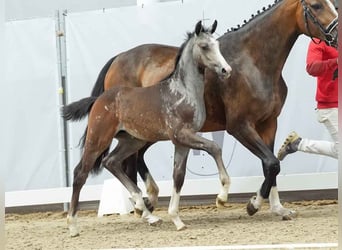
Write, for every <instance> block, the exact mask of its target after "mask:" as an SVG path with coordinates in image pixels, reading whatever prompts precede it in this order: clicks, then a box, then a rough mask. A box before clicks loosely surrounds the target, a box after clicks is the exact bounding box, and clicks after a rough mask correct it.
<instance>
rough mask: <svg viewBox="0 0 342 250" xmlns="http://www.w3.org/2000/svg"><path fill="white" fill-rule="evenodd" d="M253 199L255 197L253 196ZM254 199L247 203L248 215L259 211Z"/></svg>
mask: <svg viewBox="0 0 342 250" xmlns="http://www.w3.org/2000/svg"><path fill="white" fill-rule="evenodd" d="M252 199H253V198H252ZM252 199H250V200H249V202H248V204H247V213H248V215H250V216H252V215H254V214H255V213H256V212H258V210H259V209H258V208H255V207H254V205H253V203H252Z"/></svg>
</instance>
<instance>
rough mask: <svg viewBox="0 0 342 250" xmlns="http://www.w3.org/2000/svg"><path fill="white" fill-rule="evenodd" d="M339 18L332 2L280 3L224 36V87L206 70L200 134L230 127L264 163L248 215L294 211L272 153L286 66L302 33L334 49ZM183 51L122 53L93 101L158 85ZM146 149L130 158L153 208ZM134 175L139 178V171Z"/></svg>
mask: <svg viewBox="0 0 342 250" xmlns="http://www.w3.org/2000/svg"><path fill="white" fill-rule="evenodd" d="M337 20H338V14H337V12H336V10H335V9H334V6H333V5H332V3H331V1H329V0H282V1H276V2H275V4H273V5H272V6H271V5H269V6H268V8H263V11H261V12H260V13H259V14H257V15H255V16H252V18H251V19H250V20H249V21H245V23H244V24H243V25H242V26H241V27H238V28H234V29H232V30H230V31H228V32H227V33H226V34H224V35H223V36H221V37H220V38H219V39H218V40H219V41H220V46H221V47H220V48H221V52H222V54H223V56H224V57H225V58H227V59H229V62H230V65H231V66H232V68H233V71H232V75H231V77H230V78H229V79H226V80H225V81H224V83H223V84H222V82H221V81H220V79H218V77H217V75H215V74H214V73H213V72H211V71H209V70H206V72H205V104H206V111H207V119H206V122H205V124H204V126H203V128H202V130H201V131H203V132H210V131H217V130H226V131H227V132H228V133H229V134H231V135H232V136H234V137H235V138H236V139H237V140H238V141H239V142H240V143H241V144H243V145H244V146H245V147H246V148H247V149H249V150H250V152H252V153H253V154H254V155H256V156H257V157H258V158H259V159H260V160H261V162H262V167H263V171H264V176H265V180H264V182H263V183H262V186H261V188H260V189H259V190H258V191H257V195H256V197H252V199H251V200H250V202H249V203H248V205H247V211H248V213H249V214H250V215H253V214H254V213H256V212H257V211H258V209H260V208H261V205H262V203H263V201H264V199H266V198H269V200H270V207H271V211H272V212H274V213H276V214H278V215H281V216H286V218H288V216H289V215H291V213H292V211H290V210H288V209H286V208H284V207H283V206H282V204H281V203H280V200H279V195H278V191H277V183H276V177H277V174H278V173H279V171H280V164H279V161H278V159H277V158H276V157H275V156H274V153H273V148H274V141H275V134H276V130H277V118H278V116H279V114H280V112H281V109H282V107H283V104H284V102H285V99H286V95H287V86H286V83H285V81H284V79H283V77H282V69H283V67H284V64H285V61H286V59H287V57H288V55H289V53H290V50H291V48H292V47H293V45H294V43H295V42H296V40H297V38H298V36H299V35H301V34H305V35H307V36H309V37H316V38H319V39H321V40H324V41H325V42H327V43H328V44H330V45H332V46H335V47H336V46H337V40H338V34H337V22H338V21H337ZM177 52H178V48H176V47H172V46H166V45H157V44H146V45H141V46H139V47H136V48H133V49H131V50H128V51H126V52H123V53H121V54H119V55H117V56H116V57H114V58H112V59H111V60H110V61H108V63H107V64H106V65H105V66H104V68H103V69H102V71H101V72H100V74H99V77H98V79H97V82H96V84H95V86H94V89H93V91H92V96H98V95H99V94H100V93H102V92H103V91H104V89H105V90H106V89H110V88H112V87H113V86H116V85H121V84H129V85H130V86H142V87H145V86H150V85H151V84H154V83H155V82H158V81H159V80H160V79H163V78H164V77H165V76H167V75H168V74H170V72H172V70H173V69H174V64H175V58H176V55H177ZM125 65H130V67H129V68H128V67H125ZM81 109H82V110H81ZM89 110H90V108H89V107H88V106H83V107H80V110H79V111H80V113H79V114H78V118H79V119H81V118H82V117H85V116H86V115H87V114H88V112H89ZM147 148H148V146H146V147H145V148H143V149H142V150H141V151H139V154H138V157H137V158H134V156H133V157H131V159H130V161H132V162H134V161H136V162H137V170H138V171H139V173H140V175H141V177H142V179H143V180H144V181H145V183H146V185H147V193H148V195H149V198H150V200H151V202H152V206H155V205H156V200H157V198H156V197H157V194H158V187H157V186H156V184H155V183H154V181H153V179H152V177H151V176H150V174H149V172H148V169H147V168H146V165H145V163H144V160H143V154H144V152H145V150H146V149H147ZM103 155H106V152H104V154H103ZM126 163H128V162H126ZM98 166H99V165H98ZM129 171H132V167H131V166H130V167H129V168H127V172H129ZM130 175H131V179H132V180H136V171H132V172H131V173H130Z"/></svg>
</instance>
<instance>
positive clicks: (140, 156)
mask: <svg viewBox="0 0 342 250" xmlns="http://www.w3.org/2000/svg"><path fill="white" fill-rule="evenodd" d="M151 145H152V144H151V143H148V144H146V145H145V146H144V147H143V148H142V149H140V150H139V151H138V153H137V169H138V172H139V175H140V177H141V178H142V180H143V181H144V183H145V186H146V193H147V195H148V200H145V205H146V206H147V208H148V209H149V210H150V211H151V212H152V211H153V210H154V208H156V207H157V203H158V194H159V188H158V185H157V183H156V182H155V181H154V179H153V177H152V175H151V173H150V171H149V170H148V168H147V166H146V163H145V160H144V154H145V152H146V150H147V149H148V148H149V147H150V146H151Z"/></svg>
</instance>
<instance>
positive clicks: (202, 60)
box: [63, 21, 231, 236]
mask: <svg viewBox="0 0 342 250" xmlns="http://www.w3.org/2000/svg"><path fill="white" fill-rule="evenodd" d="M216 25H217V22H216V21H215V22H214V24H213V26H212V28H211V29H208V30H207V29H205V28H204V27H203V26H202V24H201V21H200V22H198V23H197V25H196V28H195V31H194V33H192V34H189V35H188V39H187V41H186V42H185V43H184V44H183V45H182V47H181V49H180V50H179V53H178V56H177V59H176V67H175V70H174V71H173V72H172V73H171V74H170V75H169V76H168V77H167V78H166V79H164V80H163V81H161V82H160V83H159V84H155V85H152V86H150V87H146V88H137V87H136V88H134V87H127V86H117V87H114V88H111V89H110V90H108V91H106V92H104V93H103V94H102V95H100V96H99V97H98V98H91V97H90V98H85V99H82V100H80V101H78V102H75V103H71V104H69V105H67V106H65V107H64V109H63V115H64V117H66V118H70V119H72V118H73V114H74V113H75V111H77V108H78V106H79V103H84V102H88V103H93V105H92V108H91V111H90V114H89V120H88V129H87V135H86V140H85V146H84V153H83V156H82V159H81V161H80V163H79V164H78V165H77V167H76V169H75V176H74V184H73V193H72V199H71V206H70V210H69V214H68V218H69V229H70V234H71V236H76V235H78V229H77V227H76V218H75V216H76V212H77V205H78V198H79V193H80V190H81V188H82V186H83V184H84V183H85V181H86V179H87V176H88V173H89V171H90V170H91V169H92V168H93V167H94V165H95V162H96V159H98V157H99V156H100V155H101V154H102V153H103V151H105V150H106V149H107V148H108V147H109V146H110V144H111V142H112V139H113V137H115V138H116V139H118V145H117V146H116V147H115V149H114V150H113V152H111V153H110V154H109V155H108V156H107V157H105V158H104V159H103V161H102V164H103V165H104V167H105V168H106V169H108V170H109V171H110V172H111V173H112V174H113V175H114V176H116V177H117V178H118V179H119V180H120V181H121V182H122V184H123V185H125V187H126V188H127V189H128V190H129V191H130V193H131V195H132V198H133V200H134V202H135V210H136V212H137V213H138V214H140V215H142V217H143V218H145V219H146V220H147V221H148V222H149V223H150V224H156V223H158V222H159V221H160V219H159V218H158V217H156V216H153V215H152V214H151V213H150V211H149V210H148V209H147V208H146V206H145V204H144V201H143V198H142V193H141V191H140V189H139V188H138V187H137V185H136V183H134V182H133V181H132V180H131V179H130V178H129V177H128V176H127V175H126V174H125V172H124V171H123V169H122V167H121V164H122V161H123V160H125V159H126V158H127V157H129V156H131V155H132V154H134V153H136V152H137V151H138V150H139V149H141V148H142V147H144V146H145V145H146V143H147V142H156V141H160V140H171V141H172V142H173V144H174V145H175V157H174V159H175V160H174V173H173V179H174V191H173V193H172V196H171V200H170V206H169V214H170V216H171V219H172V221H173V222H174V224H175V225H176V228H177V230H180V229H183V228H184V227H185V224H184V223H183V222H182V221H181V219H180V218H179V215H178V205H179V199H180V191H181V188H182V185H183V182H184V176H185V169H186V160H187V157H188V153H189V150H190V148H195V149H201V150H205V151H207V152H208V153H209V154H210V155H211V156H212V157H213V158H214V159H215V161H216V164H217V167H218V171H219V174H220V183H221V185H222V186H221V191H220V193H219V194H218V200H220V202H222V203H224V202H226V201H227V198H228V191H229V186H230V179H229V176H228V174H227V172H226V169H225V167H224V163H223V160H222V157H221V149H220V148H219V146H218V145H216V144H215V143H214V142H212V141H209V140H207V139H205V138H203V137H200V136H199V135H197V134H196V132H198V131H199V130H200V129H201V127H202V126H203V124H204V122H205V116H206V114H205V104H204V98H203V96H204V70H205V68H209V69H211V70H213V71H214V72H215V73H216V74H217V75H219V76H221V77H222V79H225V78H227V77H229V75H230V72H231V68H230V66H229V65H228V64H227V62H226V60H225V59H224V58H223V56H222V55H221V53H220V50H219V44H218V42H217V40H215V39H214V37H213V36H212V34H213V33H214V31H215V29H216Z"/></svg>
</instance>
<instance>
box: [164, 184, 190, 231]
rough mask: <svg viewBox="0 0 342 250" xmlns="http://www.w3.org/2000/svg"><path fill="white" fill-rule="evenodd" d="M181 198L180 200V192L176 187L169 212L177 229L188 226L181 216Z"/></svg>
mask: <svg viewBox="0 0 342 250" xmlns="http://www.w3.org/2000/svg"><path fill="white" fill-rule="evenodd" d="M179 200H180V194H179V193H177V192H176V189H175V188H174V189H173V192H172V195H171V199H170V204H169V210H168V212H169V215H170V217H171V220H172V221H173V223H174V224H175V226H176V228H177V230H182V229H184V228H186V226H185V224H184V223H183V221H182V220H181V219H180V217H179Z"/></svg>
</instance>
